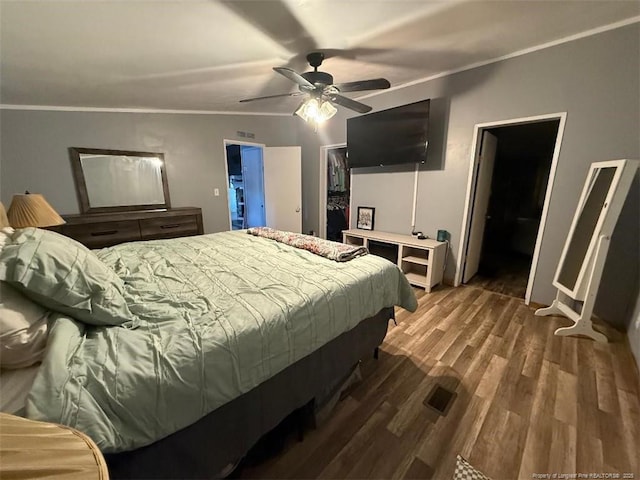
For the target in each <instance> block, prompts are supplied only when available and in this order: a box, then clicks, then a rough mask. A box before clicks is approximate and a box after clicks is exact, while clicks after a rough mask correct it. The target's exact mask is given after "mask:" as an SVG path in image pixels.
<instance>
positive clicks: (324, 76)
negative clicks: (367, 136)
mask: <svg viewBox="0 0 640 480" xmlns="http://www.w3.org/2000/svg"><path fill="white" fill-rule="evenodd" d="M324 58H325V56H324V53H322V52H312V53H310V54H308V55H307V61H308V62H309V65H311V66H312V67H313V71H312V72H305V73H297V72H296V71H295V70H292V69H291V68H287V67H274V68H273V69H274V70H275V71H276V72H278V73H279V74H280V75H283V76H285V77H287V78H288V79H289V80H291V81H292V82H295V83H297V84H298V89H299V90H300V91H299V92H291V93H282V94H279V95H267V96H265V97H256V98H247V99H245V100H240V102H253V101H256V100H265V99H268V98H278V97H296V96H299V95H307V98H306V99H305V100H304V101H303V102H302V103H301V104H300V105H299V106H298V108H297V109H296V111H295V112H294V115H298V116H299V117H301V118H303V119H304V120H305V121H307V122H309V123H316V124H318V123H322V122H324V121H325V120H328V119H329V118H331V117H332V116H333V115H335V113H336V112H337V109H336V107H335V106H334V105H333V104H336V105H340V106H342V107H345V108H348V109H350V110H354V111H356V112H358V113H367V112H370V111H371V107H370V106H369V105H365V104H364V103H360V102H357V101H355V100H352V99H351V98H348V97H345V96H343V95H340V94H341V93H345V92H361V91H364V90H382V89H386V88H389V87H390V86H391V84H390V83H389V80H387V79H386V78H374V79H371V80H360V81H356V82H347V83H335V84H334V83H333V76H332V75H330V74H328V73H326V72H319V71H318V67H319V66H320V65H322V61H323V60H324Z"/></svg>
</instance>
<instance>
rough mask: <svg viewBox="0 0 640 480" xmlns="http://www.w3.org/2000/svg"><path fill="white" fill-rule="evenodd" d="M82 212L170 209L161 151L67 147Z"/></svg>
mask: <svg viewBox="0 0 640 480" xmlns="http://www.w3.org/2000/svg"><path fill="white" fill-rule="evenodd" d="M69 152H70V155H71V168H72V171H73V177H74V180H75V184H76V192H77V194H78V202H79V204H80V212H81V213H105V212H125V211H133V210H152V209H168V208H171V201H170V199H169V185H168V183H167V173H166V168H165V163H164V154H162V153H157V152H132V151H126V150H104V149H96V148H77V147H71V148H70V149H69Z"/></svg>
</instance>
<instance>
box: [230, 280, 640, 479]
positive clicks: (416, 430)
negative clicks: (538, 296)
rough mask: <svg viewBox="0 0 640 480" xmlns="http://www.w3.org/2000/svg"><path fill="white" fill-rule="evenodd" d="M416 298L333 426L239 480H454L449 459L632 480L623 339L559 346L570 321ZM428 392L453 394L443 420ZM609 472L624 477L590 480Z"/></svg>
mask: <svg viewBox="0 0 640 480" xmlns="http://www.w3.org/2000/svg"><path fill="white" fill-rule="evenodd" d="M416 294H417V295H418V296H419V297H420V298H419V308H418V310H417V312H415V313H413V314H410V313H409V312H406V311H404V310H401V311H398V313H397V321H398V326H393V323H390V326H389V332H388V334H387V338H386V340H385V342H384V344H383V345H382V347H381V351H380V357H379V360H377V361H375V360H372V359H370V360H366V361H364V362H363V364H362V371H363V377H364V379H363V381H362V382H360V383H359V384H358V385H357V386H355V388H353V389H352V390H351V391H350V392H349V393H348V395H346V397H345V398H344V399H343V400H342V401H341V402H339V403H338V406H337V407H336V409H335V412H334V414H333V416H332V417H331V418H330V419H329V420H328V421H327V422H326V423H325V424H323V425H321V426H319V427H318V428H317V429H315V430H311V431H309V432H308V433H307V435H306V437H305V439H304V441H302V442H297V441H295V439H294V438H291V439H290V441H289V442H288V444H287V445H286V446H285V448H284V450H283V451H282V452H281V453H279V454H278V455H276V456H275V457H273V458H271V459H269V460H267V461H265V462H263V463H262V464H260V465H258V466H255V467H252V468H245V469H244V470H243V471H242V472H241V477H242V478H394V479H401V478H435V479H451V478H452V475H453V471H454V466H455V459H456V455H457V454H461V455H462V456H464V457H465V458H467V459H468V460H469V461H470V462H471V464H472V465H474V466H475V467H476V468H478V469H480V470H481V471H483V472H484V473H485V474H486V475H489V476H490V477H492V478H494V479H496V480H497V479H514V478H526V479H531V478H534V477H533V475H534V474H536V473H537V474H546V473H549V474H551V475H553V474H554V473H557V474H579V473H582V474H586V475H587V477H582V478H625V477H624V476H623V475H624V474H625V473H628V474H633V475H634V477H632V476H627V477H626V478H636V479H638V478H640V465H638V458H639V457H640V399H639V382H638V372H637V369H636V367H635V363H634V361H633V357H632V354H631V352H630V349H629V346H628V343H627V340H626V337H625V335H624V334H622V333H620V332H617V331H615V330H613V329H612V328H608V327H602V328H603V329H604V330H606V333H607V335H608V336H609V338H610V342H611V343H608V344H599V343H595V342H593V341H592V340H589V339H583V338H573V337H556V336H554V335H553V331H554V329H556V328H558V327H559V326H562V325H566V324H567V320H566V319H562V318H560V317H544V318H541V317H534V316H533V309H530V308H529V307H527V306H526V305H524V303H523V301H522V300H521V299H517V298H512V297H507V296H504V295H500V294H497V293H494V292H489V291H486V290H482V289H479V288H475V287H469V286H467V287H459V288H452V287H440V288H439V289H437V290H435V291H434V292H432V293H431V294H424V292H422V291H420V290H416ZM436 383H439V384H440V385H442V386H444V387H447V388H450V389H455V391H456V392H457V398H455V400H454V402H453V404H452V406H451V408H450V410H449V411H448V413H447V415H446V416H444V417H442V416H439V415H438V414H436V413H435V412H434V411H433V410H432V409H430V408H427V407H425V406H424V405H423V400H424V399H425V397H426V396H427V395H428V394H429V392H430V391H431V389H432V388H433V386H434V385H435V384H436ZM607 473H616V474H620V476H619V477H605V476H600V477H598V476H592V477H588V475H589V474H596V475H600V474H607ZM550 478H553V477H550ZM557 478H561V477H560V475H558V477H557ZM565 478H568V477H565ZM574 478H580V477H574Z"/></svg>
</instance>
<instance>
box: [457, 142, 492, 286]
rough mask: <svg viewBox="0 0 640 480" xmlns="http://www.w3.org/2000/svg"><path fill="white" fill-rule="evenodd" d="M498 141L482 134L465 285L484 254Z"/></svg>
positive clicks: (464, 279) (464, 278)
mask: <svg viewBox="0 0 640 480" xmlns="http://www.w3.org/2000/svg"><path fill="white" fill-rule="evenodd" d="M497 147H498V139H497V138H496V136H495V135H493V134H492V133H490V132H488V131H486V130H485V131H484V132H483V133H482V144H481V146H480V159H479V160H478V165H477V167H476V168H477V169H478V175H477V181H476V194H475V197H474V201H473V210H472V213H471V228H470V229H469V242H468V244H467V256H466V261H465V265H464V276H463V280H462V281H463V283H467V282H468V281H469V280H471V278H472V277H473V276H474V275H475V274H476V273H478V267H479V266H480V254H481V253H482V239H483V236H484V227H485V223H486V221H487V208H488V207H489V197H490V196H491V177H492V174H493V165H494V163H495V160H496V150H497Z"/></svg>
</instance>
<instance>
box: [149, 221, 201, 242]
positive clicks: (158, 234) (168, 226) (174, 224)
mask: <svg viewBox="0 0 640 480" xmlns="http://www.w3.org/2000/svg"><path fill="white" fill-rule="evenodd" d="M140 232H141V234H142V239H143V240H150V239H152V238H175V237H187V236H189V235H197V234H198V233H199V232H198V222H197V220H196V216H195V215H181V216H174V217H158V218H147V219H143V220H140Z"/></svg>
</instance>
